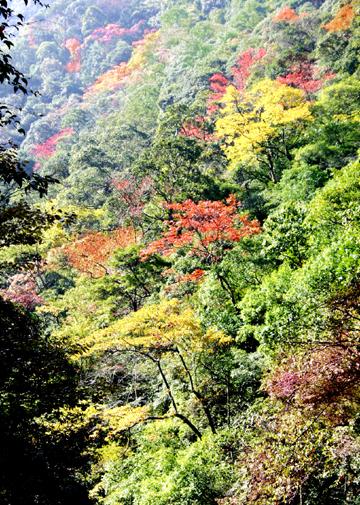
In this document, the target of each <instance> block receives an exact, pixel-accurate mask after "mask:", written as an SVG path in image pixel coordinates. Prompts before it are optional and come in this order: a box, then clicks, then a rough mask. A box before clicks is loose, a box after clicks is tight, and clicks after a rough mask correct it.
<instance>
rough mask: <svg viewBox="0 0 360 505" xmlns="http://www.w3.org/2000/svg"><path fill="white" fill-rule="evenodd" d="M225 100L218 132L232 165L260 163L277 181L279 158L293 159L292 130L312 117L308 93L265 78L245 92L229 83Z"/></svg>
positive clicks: (267, 176) (217, 125) (272, 178)
mask: <svg viewBox="0 0 360 505" xmlns="http://www.w3.org/2000/svg"><path fill="white" fill-rule="evenodd" d="M222 103H223V108H222V109H221V117H220V118H219V119H218V120H217V122H216V133H217V135H218V136H219V137H220V138H222V139H223V140H224V147H223V149H224V152H225V154H226V156H227V158H228V160H229V162H230V168H232V169H234V168H236V167H237V166H238V165H239V164H241V163H243V164H245V163H259V164H260V165H262V166H264V167H266V168H267V173H265V174H264V177H265V178H267V179H268V180H270V181H272V182H277V181H278V180H279V176H280V173H279V168H278V167H277V163H276V162H277V160H278V159H279V158H280V159H281V158H285V159H288V160H291V159H292V154H291V148H292V135H291V134H292V130H296V129H297V128H300V127H301V125H302V124H304V123H306V122H308V121H310V120H311V119H312V116H311V112H310V103H309V102H307V101H306V98H305V94H304V92H303V91H302V90H299V89H295V88H291V87H289V86H286V85H285V84H281V83H279V82H276V81H275V82H274V81H271V80H270V79H264V80H262V81H259V82H258V83H257V84H255V85H254V86H253V87H252V88H251V89H249V91H247V92H245V93H243V94H242V93H239V92H238V91H237V90H236V88H235V87H234V86H232V85H231V86H229V87H228V88H227V91H226V94H225V95H224V97H223V102H222Z"/></svg>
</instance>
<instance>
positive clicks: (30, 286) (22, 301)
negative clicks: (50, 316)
mask: <svg viewBox="0 0 360 505" xmlns="http://www.w3.org/2000/svg"><path fill="white" fill-rule="evenodd" d="M0 294H1V296H2V297H3V298H4V300H10V301H11V302H13V303H18V304H19V305H22V306H23V307H25V308H26V309H27V310H31V311H32V310H34V309H35V307H36V306H38V305H41V304H42V303H43V299H42V298H41V297H40V296H38V294H37V287H36V282H35V277H34V275H33V274H32V273H30V272H27V273H21V274H17V275H14V276H13V277H12V278H11V279H10V285H9V287H8V288H7V289H3V290H1V291H0Z"/></svg>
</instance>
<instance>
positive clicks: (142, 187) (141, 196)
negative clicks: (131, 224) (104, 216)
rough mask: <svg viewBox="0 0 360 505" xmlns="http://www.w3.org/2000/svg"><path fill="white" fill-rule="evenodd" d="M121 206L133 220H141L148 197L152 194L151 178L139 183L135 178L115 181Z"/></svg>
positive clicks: (145, 178)
mask: <svg viewBox="0 0 360 505" xmlns="http://www.w3.org/2000/svg"><path fill="white" fill-rule="evenodd" d="M113 184H114V186H115V188H116V189H117V193H118V197H119V200H120V203H121V204H124V205H125V209H124V210H125V212H126V214H127V215H128V216H129V217H130V218H131V219H137V218H140V217H141V215H142V211H143V208H144V206H145V203H146V201H147V200H148V196H149V195H151V193H152V187H153V185H152V179H151V177H144V179H142V181H141V182H140V183H139V182H138V181H137V179H136V178H135V177H132V176H130V177H127V178H123V179H121V180H115V181H113Z"/></svg>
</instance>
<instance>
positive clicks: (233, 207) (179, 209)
mask: <svg viewBox="0 0 360 505" xmlns="http://www.w3.org/2000/svg"><path fill="white" fill-rule="evenodd" d="M238 207H239V203H238V202H237V200H236V198H235V196H234V195H231V196H230V197H229V198H228V199H227V201H226V203H223V202H221V201H216V202H212V201H202V202H199V203H195V202H193V201H192V200H186V201H185V202H183V203H172V204H167V205H166V208H167V209H169V210H170V211H172V212H173V215H172V218H171V220H168V221H167V223H166V224H167V226H168V230H167V231H165V232H164V233H163V235H162V237H161V238H160V239H158V240H155V241H154V242H151V243H150V244H149V245H148V246H147V247H146V249H145V250H144V251H143V252H142V256H143V258H145V259H146V258H147V257H149V256H150V255H152V254H155V253H161V254H164V255H170V254H173V253H175V252H176V251H177V250H178V249H183V248H185V249H188V250H189V251H191V253H192V254H194V255H196V256H203V257H206V258H207V259H208V260H210V261H217V260H218V259H219V258H218V254H221V249H222V247H223V246H225V244H226V243H227V244H229V243H231V242H239V241H240V240H241V239H242V238H244V237H246V236H249V235H253V234H255V233H259V232H260V224H259V222H258V221H257V220H253V221H251V220H250V219H249V217H248V216H241V215H240V214H239V213H238ZM209 246H218V247H216V248H217V249H219V250H218V251H215V249H214V247H211V250H210V247H209Z"/></svg>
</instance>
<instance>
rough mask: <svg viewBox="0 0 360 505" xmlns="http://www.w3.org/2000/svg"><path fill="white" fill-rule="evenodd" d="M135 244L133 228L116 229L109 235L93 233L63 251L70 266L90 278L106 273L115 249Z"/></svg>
mask: <svg viewBox="0 0 360 505" xmlns="http://www.w3.org/2000/svg"><path fill="white" fill-rule="evenodd" d="M135 243H136V233H135V230H134V229H133V228H118V229H117V230H114V231H112V232H109V233H101V232H94V233H89V234H88V235H86V236H85V237H83V238H81V239H79V240H76V241H75V242H73V243H72V244H70V245H68V246H66V247H65V248H64V249H63V252H64V253H65V255H66V257H67V259H68V261H69V263H70V265H71V266H72V267H74V268H76V270H78V271H79V272H81V273H84V274H87V275H90V276H91V277H103V276H104V275H105V274H106V273H108V269H107V268H106V264H107V262H108V260H109V258H110V256H111V255H112V254H113V252H114V251H115V250H116V249H119V248H124V247H128V246H129V245H132V244H135Z"/></svg>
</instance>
